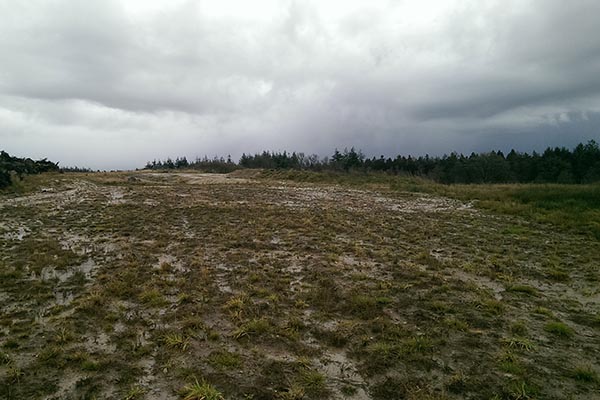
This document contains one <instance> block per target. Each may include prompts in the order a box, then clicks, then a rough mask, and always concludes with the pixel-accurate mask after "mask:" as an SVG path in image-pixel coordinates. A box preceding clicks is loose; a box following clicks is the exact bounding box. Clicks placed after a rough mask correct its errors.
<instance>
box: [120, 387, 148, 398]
mask: <svg viewBox="0 0 600 400" xmlns="http://www.w3.org/2000/svg"><path fill="white" fill-rule="evenodd" d="M145 394H146V389H144V388H143V387H141V386H137V385H136V386H133V387H132V388H131V389H129V390H128V391H127V393H126V394H125V397H123V400H138V399H143V398H144V395H145Z"/></svg>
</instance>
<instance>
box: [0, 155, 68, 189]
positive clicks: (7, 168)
mask: <svg viewBox="0 0 600 400" xmlns="http://www.w3.org/2000/svg"><path fill="white" fill-rule="evenodd" d="M49 171H58V163H53V162H52V161H48V160H46V159H45V158H44V159H43V160H38V161H34V160H32V159H31V158H19V157H12V156H11V155H9V154H8V153H7V152H5V151H0V189H1V188H5V187H7V186H10V185H11V183H12V182H13V180H14V177H18V178H19V179H21V178H23V175H30V174H40V173H42V172H49Z"/></svg>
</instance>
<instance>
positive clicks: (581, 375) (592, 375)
mask: <svg viewBox="0 0 600 400" xmlns="http://www.w3.org/2000/svg"><path fill="white" fill-rule="evenodd" d="M569 375H570V376H571V377H572V378H573V379H575V380H578V381H580V382H585V383H600V378H599V377H598V373H597V372H596V371H595V370H594V369H593V368H592V367H591V366H589V365H580V366H577V367H575V368H574V369H573V370H572V371H571V373H570V374H569Z"/></svg>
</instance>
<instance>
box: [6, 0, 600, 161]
mask: <svg viewBox="0 0 600 400" xmlns="http://www.w3.org/2000/svg"><path fill="white" fill-rule="evenodd" d="M599 16H600V1H596V0H589V1H585V0H579V1H578V0H573V1H564V0H538V1H534V0H531V1H530V0H512V1H511V0H499V1H483V0H474V1H465V0H460V1H458V0H457V1H450V0H449V1H441V0H431V1H424V0H410V1H401V0H395V1H383V0H382V1H377V0H368V1H350V0H340V1H333V0H332V1H327V0H314V1H309V0H303V1H285V0H280V1H259V0H252V1H248V0H241V1H233V0H227V1H225V0H215V1H191V0H188V1H179V0H169V1H157V0H152V1H150V0H139V1H133V0H127V1H125V0H122V1H116V0H86V1H80V0H71V1H67V0H39V1H35V0H34V1H30V0H19V1H14V0H0V57H1V61H0V149H4V150H6V151H8V152H9V153H11V154H15V155H18V156H30V157H32V158H42V157H48V158H49V159H51V160H54V161H60V164H61V165H64V166H67V165H71V166H72V165H77V166H87V167H91V168H94V169H96V168H101V169H113V168H114V169H116V168H135V167H141V166H143V165H144V164H145V162H146V161H147V160H152V159H154V158H166V157H169V156H170V157H176V156H182V155H185V156H187V157H188V158H192V159H193V158H195V157H196V156H203V155H205V154H206V155H208V156H213V155H217V154H218V155H224V156H225V155H227V154H231V155H232V156H233V157H234V158H235V159H237V158H238V157H239V156H240V155H241V153H242V152H257V151H260V150H263V149H272V150H286V149H287V150H295V151H302V152H305V153H317V154H320V155H329V154H331V153H332V152H333V149H334V148H336V147H338V148H340V149H343V148H344V147H351V146H354V147H356V148H359V149H362V150H363V152H364V153H366V154H367V155H376V156H379V155H380V154H384V155H386V156H392V155H396V154H399V153H400V154H405V155H407V154H416V155H419V154H425V153H429V154H433V155H441V154H444V153H449V152H451V151H458V152H464V153H470V152H471V151H487V150H490V149H492V148H494V149H502V150H509V149H510V148H513V147H514V148H516V149H517V150H523V151H531V150H538V151H539V150H543V149H544V148H545V147H546V146H567V147H572V146H573V145H575V144H577V143H578V142H580V141H587V140H589V139H595V140H597V141H599V140H600V39H599V38H600V23H599V22H598V18H599Z"/></svg>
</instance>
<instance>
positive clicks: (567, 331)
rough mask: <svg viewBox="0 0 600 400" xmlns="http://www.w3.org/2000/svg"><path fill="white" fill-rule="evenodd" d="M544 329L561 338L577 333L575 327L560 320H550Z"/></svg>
mask: <svg viewBox="0 0 600 400" xmlns="http://www.w3.org/2000/svg"><path fill="white" fill-rule="evenodd" d="M544 330H545V331H546V332H548V333H551V334H553V335H554V336H558V337H561V338H571V337H573V335H575V331H574V330H573V328H571V327H570V326H568V325H567V324H565V323H563V322H559V321H553V322H548V323H547V324H546V325H545V326H544Z"/></svg>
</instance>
